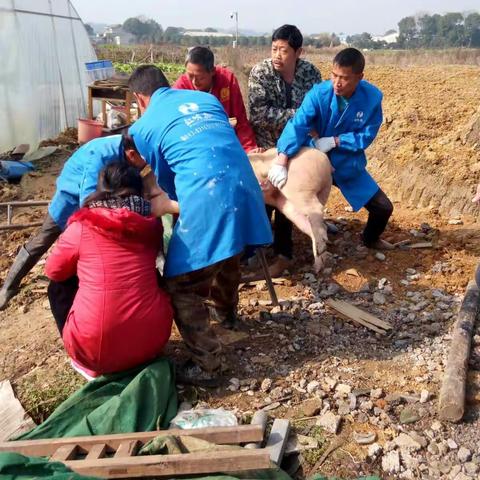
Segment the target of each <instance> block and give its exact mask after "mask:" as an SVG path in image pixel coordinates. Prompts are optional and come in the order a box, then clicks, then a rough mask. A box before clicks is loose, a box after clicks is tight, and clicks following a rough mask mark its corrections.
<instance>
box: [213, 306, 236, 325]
mask: <svg viewBox="0 0 480 480" xmlns="http://www.w3.org/2000/svg"><path fill="white" fill-rule="evenodd" d="M208 311H209V314H210V320H213V321H215V322H217V323H218V324H219V325H220V326H221V327H223V328H227V329H228V330H235V329H236V328H238V327H239V325H240V321H239V320H238V317H237V314H236V313H235V312H233V311H230V312H228V313H223V312H219V311H218V309H216V308H215V307H209V308H208Z"/></svg>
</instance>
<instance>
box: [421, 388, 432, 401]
mask: <svg viewBox="0 0 480 480" xmlns="http://www.w3.org/2000/svg"><path fill="white" fill-rule="evenodd" d="M429 398H430V392H429V391H428V390H422V391H421V392H420V403H427V402H428V400H429Z"/></svg>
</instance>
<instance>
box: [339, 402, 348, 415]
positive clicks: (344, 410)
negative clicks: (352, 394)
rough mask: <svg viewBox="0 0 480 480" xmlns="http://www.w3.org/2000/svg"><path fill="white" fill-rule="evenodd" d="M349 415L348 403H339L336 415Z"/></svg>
mask: <svg viewBox="0 0 480 480" xmlns="http://www.w3.org/2000/svg"><path fill="white" fill-rule="evenodd" d="M349 413H350V403H349V402H343V401H341V402H339V403H338V414H339V415H348V414H349Z"/></svg>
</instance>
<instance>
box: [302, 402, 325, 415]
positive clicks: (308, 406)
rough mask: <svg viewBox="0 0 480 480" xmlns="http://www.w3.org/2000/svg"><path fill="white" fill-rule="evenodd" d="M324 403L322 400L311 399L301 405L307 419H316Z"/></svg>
mask: <svg viewBox="0 0 480 480" xmlns="http://www.w3.org/2000/svg"><path fill="white" fill-rule="evenodd" d="M322 403H323V402H322V399H321V398H310V399H309V400H305V401H304V402H303V403H302V404H301V406H300V409H301V410H302V412H303V415H304V416H305V417H314V416H315V415H317V414H318V413H319V412H320V410H321V409H322Z"/></svg>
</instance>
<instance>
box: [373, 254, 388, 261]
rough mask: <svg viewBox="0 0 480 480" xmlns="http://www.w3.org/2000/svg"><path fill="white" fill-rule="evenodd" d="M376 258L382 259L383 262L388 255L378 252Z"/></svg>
mask: <svg viewBox="0 0 480 480" xmlns="http://www.w3.org/2000/svg"><path fill="white" fill-rule="evenodd" d="M375 258H376V259H377V260H380V261H381V262H384V261H385V259H386V258H387V257H386V256H385V254H384V253H382V252H377V253H376V254H375Z"/></svg>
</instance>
